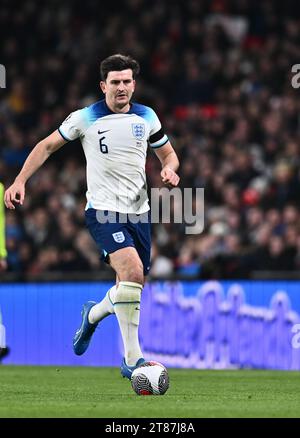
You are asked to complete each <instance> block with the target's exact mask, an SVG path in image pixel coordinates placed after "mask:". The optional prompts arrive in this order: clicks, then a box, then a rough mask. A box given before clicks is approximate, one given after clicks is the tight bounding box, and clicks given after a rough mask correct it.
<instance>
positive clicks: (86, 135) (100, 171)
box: [58, 100, 168, 214]
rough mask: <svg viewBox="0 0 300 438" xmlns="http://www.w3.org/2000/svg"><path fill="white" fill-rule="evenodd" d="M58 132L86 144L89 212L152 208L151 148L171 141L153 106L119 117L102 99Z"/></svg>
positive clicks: (68, 120) (135, 105) (136, 108)
mask: <svg viewBox="0 0 300 438" xmlns="http://www.w3.org/2000/svg"><path fill="white" fill-rule="evenodd" d="M58 130H59V132H60V134H61V136H62V137H63V138H64V139H65V140H67V141H71V140H75V139H76V138H79V139H80V140H81V144H82V147H83V150H84V153H85V157H86V163H87V168H86V175H87V192H86V197H87V205H86V209H88V208H95V209H97V210H110V211H118V212H120V213H136V214H141V213H145V212H146V211H148V210H149V200H148V195H147V184H146V173H145V164H146V154H147V147H148V144H149V145H150V146H151V147H153V148H159V147H161V146H163V145H164V144H166V143H167V141H168V137H167V136H166V135H165V134H164V132H163V130H162V127H161V123H160V121H159V119H158V117H157V115H156V113H155V112H154V111H153V109H152V108H150V107H147V106H145V105H140V104H138V103H132V104H131V106H130V110H129V111H128V112H127V113H114V112H112V111H111V110H110V109H109V107H108V106H107V104H106V102H105V100H100V101H99V102H96V103H94V104H92V105H90V106H88V107H85V108H83V109H80V110H77V111H74V112H73V113H71V114H70V115H69V116H68V117H67V118H66V119H65V120H64V122H63V123H62V124H61V126H60V127H59V128H58Z"/></svg>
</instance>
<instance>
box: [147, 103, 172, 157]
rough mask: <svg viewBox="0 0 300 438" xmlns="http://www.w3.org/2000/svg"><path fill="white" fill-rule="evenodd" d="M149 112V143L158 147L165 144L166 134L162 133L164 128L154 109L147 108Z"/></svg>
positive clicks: (153, 146) (166, 140)
mask: <svg viewBox="0 0 300 438" xmlns="http://www.w3.org/2000/svg"><path fill="white" fill-rule="evenodd" d="M149 110H150V111H149V113H150V120H149V123H150V136H149V144H150V146H151V147H152V148H160V147H161V146H163V145H165V144H166V143H167V142H168V141H169V139H168V137H167V135H166V134H165V133H164V130H163V128H162V126H161V123H160V120H159V118H158V117H157V114H156V113H155V111H153V109H152V108H149Z"/></svg>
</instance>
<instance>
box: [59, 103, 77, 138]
mask: <svg viewBox="0 0 300 438" xmlns="http://www.w3.org/2000/svg"><path fill="white" fill-rule="evenodd" d="M82 127H83V120H82V110H77V111H74V112H73V113H71V114H69V115H68V117H67V118H66V119H65V120H64V121H63V122H62V124H61V125H60V127H59V128H58V131H59V132H60V135H61V136H62V137H63V138H64V139H65V140H66V141H72V140H75V139H76V138H78V137H80V135H81V134H82Z"/></svg>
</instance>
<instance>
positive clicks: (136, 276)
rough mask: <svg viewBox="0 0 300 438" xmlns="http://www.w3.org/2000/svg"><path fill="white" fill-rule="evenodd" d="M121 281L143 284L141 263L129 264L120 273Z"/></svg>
mask: <svg viewBox="0 0 300 438" xmlns="http://www.w3.org/2000/svg"><path fill="white" fill-rule="evenodd" d="M120 280H121V281H132V282H133V283H139V284H144V270H143V265H142V264H141V265H137V266H131V267H129V268H128V269H127V270H126V272H124V273H123V274H122V275H121V278H120Z"/></svg>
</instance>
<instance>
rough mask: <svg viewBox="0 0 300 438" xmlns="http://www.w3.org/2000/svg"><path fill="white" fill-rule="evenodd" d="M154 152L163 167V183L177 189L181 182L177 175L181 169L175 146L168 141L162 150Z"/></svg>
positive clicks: (158, 149)
mask: <svg viewBox="0 0 300 438" xmlns="http://www.w3.org/2000/svg"><path fill="white" fill-rule="evenodd" d="M154 152H155V153H156V155H157V157H158V158H159V161H160V162H161V165H162V170H161V172H160V175H161V178H162V181H163V183H164V184H166V185H170V186H172V187H176V186H177V185H178V183H179V180H180V178H179V176H178V175H177V173H176V171H177V169H178V167H179V160H178V157H177V154H176V152H175V151H174V149H173V146H172V145H171V143H170V142H169V141H168V142H167V143H166V144H164V145H163V146H161V147H160V148H157V149H154Z"/></svg>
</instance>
